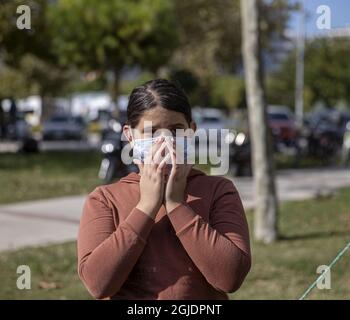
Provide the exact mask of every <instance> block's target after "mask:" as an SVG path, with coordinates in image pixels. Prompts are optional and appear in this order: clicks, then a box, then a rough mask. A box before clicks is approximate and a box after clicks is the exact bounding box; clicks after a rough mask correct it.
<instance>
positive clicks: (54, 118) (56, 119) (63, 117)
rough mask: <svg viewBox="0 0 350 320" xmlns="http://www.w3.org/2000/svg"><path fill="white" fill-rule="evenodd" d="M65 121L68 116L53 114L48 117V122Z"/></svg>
mask: <svg viewBox="0 0 350 320" xmlns="http://www.w3.org/2000/svg"><path fill="white" fill-rule="evenodd" d="M67 121H69V118H68V117H65V116H55V117H52V118H51V119H50V122H67Z"/></svg>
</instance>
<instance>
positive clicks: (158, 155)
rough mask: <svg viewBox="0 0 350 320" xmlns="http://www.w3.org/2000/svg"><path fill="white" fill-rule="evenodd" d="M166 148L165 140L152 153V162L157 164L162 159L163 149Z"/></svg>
mask: <svg viewBox="0 0 350 320" xmlns="http://www.w3.org/2000/svg"><path fill="white" fill-rule="evenodd" d="M165 149H167V144H166V143H165V142H163V143H162V145H161V146H160V148H159V149H158V150H157V152H156V153H155V154H154V158H153V162H154V163H157V164H159V163H160V162H161V161H162V159H163V155H162V153H163V151H164V150H165Z"/></svg>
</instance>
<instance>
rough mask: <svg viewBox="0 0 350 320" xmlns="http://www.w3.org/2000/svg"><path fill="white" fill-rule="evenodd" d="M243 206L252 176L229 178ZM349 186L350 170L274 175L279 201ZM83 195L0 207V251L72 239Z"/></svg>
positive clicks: (250, 195)
mask: <svg viewBox="0 0 350 320" xmlns="http://www.w3.org/2000/svg"><path fill="white" fill-rule="evenodd" d="M233 181H234V184H235V185H236V187H237V189H238V190H239V192H240V195H241V198H242V201H243V204H244V207H245V209H248V208H251V207H253V206H254V200H253V199H254V194H253V187H252V179H251V178H248V177H243V178H233ZM344 186H350V170H346V169H324V170H320V169H312V170H305V169H303V170H284V171H279V172H278V176H277V189H278V196H279V200H280V201H286V200H300V199H307V198H313V197H315V196H316V194H317V193H319V192H320V191H321V192H322V191H327V190H328V191H332V190H334V189H337V188H340V187H344ZM85 197H86V195H82V196H70V197H62V198H55V199H48V200H38V201H30V202H21V203H17V204H10V205H2V206H0V250H9V249H16V248H19V247H24V246H34V245H45V244H49V243H58V242H64V241H68V240H74V239H76V236H77V231H78V224H79V218H80V215H81V211H82V207H83V203H84V200H85Z"/></svg>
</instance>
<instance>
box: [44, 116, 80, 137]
mask: <svg viewBox="0 0 350 320" xmlns="http://www.w3.org/2000/svg"><path fill="white" fill-rule="evenodd" d="M85 138H86V123H85V121H84V119H83V118H82V117H79V116H71V115H61V114H60V115H55V116H53V117H52V118H51V119H49V120H48V121H46V122H44V124H43V140H70V139H72V140H82V139H85Z"/></svg>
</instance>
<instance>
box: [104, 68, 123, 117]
mask: <svg viewBox="0 0 350 320" xmlns="http://www.w3.org/2000/svg"><path fill="white" fill-rule="evenodd" d="M107 83H108V92H109V94H110V96H111V99H112V101H113V103H114V105H115V109H114V111H113V116H114V117H118V116H119V105H118V96H119V94H120V92H119V91H120V71H119V69H117V68H113V69H112V70H109V71H107Z"/></svg>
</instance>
